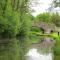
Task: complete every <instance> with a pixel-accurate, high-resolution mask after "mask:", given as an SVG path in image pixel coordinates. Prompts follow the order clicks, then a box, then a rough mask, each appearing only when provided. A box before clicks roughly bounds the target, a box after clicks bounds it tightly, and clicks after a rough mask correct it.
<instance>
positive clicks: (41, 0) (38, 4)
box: [30, 0, 52, 16]
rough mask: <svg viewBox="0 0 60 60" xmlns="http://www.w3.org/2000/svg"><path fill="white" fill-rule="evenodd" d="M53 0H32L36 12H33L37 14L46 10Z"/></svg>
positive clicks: (32, 6)
mask: <svg viewBox="0 0 60 60" xmlns="http://www.w3.org/2000/svg"><path fill="white" fill-rule="evenodd" d="M33 2H34V3H33ZM51 2H52V0H31V5H30V7H31V9H32V10H34V12H32V15H34V16H36V15H38V14H39V13H43V12H46V10H47V9H48V7H49V6H50V4H51Z"/></svg>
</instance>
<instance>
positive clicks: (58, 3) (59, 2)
mask: <svg viewBox="0 0 60 60" xmlns="http://www.w3.org/2000/svg"><path fill="white" fill-rule="evenodd" d="M52 4H53V6H54V7H60V0H53V2H52Z"/></svg>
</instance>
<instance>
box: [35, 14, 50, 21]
mask: <svg viewBox="0 0 60 60" xmlns="http://www.w3.org/2000/svg"><path fill="white" fill-rule="evenodd" d="M50 19H51V15H50V13H43V14H40V15H38V16H37V17H36V20H38V21H43V22H50Z"/></svg>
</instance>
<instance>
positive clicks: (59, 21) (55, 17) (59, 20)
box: [51, 13, 60, 27]
mask: <svg viewBox="0 0 60 60" xmlns="http://www.w3.org/2000/svg"><path fill="white" fill-rule="evenodd" d="M51 21H52V22H53V23H54V24H55V25H56V26H58V27H60V15H59V14H58V13H56V14H54V13H53V14H52V16H51Z"/></svg>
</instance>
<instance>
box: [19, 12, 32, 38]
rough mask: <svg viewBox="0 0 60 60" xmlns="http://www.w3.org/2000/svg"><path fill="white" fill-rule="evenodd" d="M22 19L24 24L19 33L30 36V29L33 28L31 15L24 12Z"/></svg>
mask: <svg viewBox="0 0 60 60" xmlns="http://www.w3.org/2000/svg"><path fill="white" fill-rule="evenodd" d="M21 20H22V25H21V31H20V33H19V35H20V36H22V37H28V36H29V32H30V29H31V25H32V24H31V18H30V15H29V14H26V13H24V14H23V15H22V18H21Z"/></svg>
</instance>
